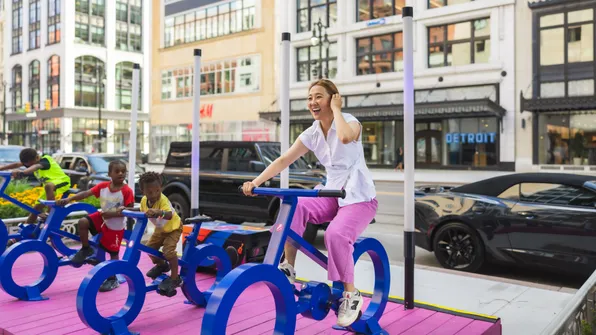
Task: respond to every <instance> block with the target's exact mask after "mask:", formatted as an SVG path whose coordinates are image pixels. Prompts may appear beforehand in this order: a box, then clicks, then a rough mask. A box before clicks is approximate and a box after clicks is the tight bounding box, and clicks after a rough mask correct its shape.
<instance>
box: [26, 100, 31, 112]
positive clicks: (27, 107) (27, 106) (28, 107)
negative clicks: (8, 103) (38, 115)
mask: <svg viewBox="0 0 596 335" xmlns="http://www.w3.org/2000/svg"><path fill="white" fill-rule="evenodd" d="M30 111H31V103H30V102H25V113H29V112H30Z"/></svg>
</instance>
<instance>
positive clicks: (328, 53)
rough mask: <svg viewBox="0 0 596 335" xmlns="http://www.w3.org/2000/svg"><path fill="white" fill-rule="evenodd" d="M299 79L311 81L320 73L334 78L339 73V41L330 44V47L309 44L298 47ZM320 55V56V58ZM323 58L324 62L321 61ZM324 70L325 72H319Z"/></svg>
mask: <svg viewBox="0 0 596 335" xmlns="http://www.w3.org/2000/svg"><path fill="white" fill-rule="evenodd" d="M296 51H297V53H298V81H310V80H314V79H315V78H318V77H319V75H322V76H323V77H326V78H330V79H333V78H335V76H336V75H337V42H332V43H330V44H329V48H325V46H324V45H323V48H320V47H319V46H316V47H313V46H308V47H304V48H298V49H297V50H296ZM319 57H320V58H319ZM319 59H321V60H322V62H321V63H322V64H320V63H319ZM319 71H322V72H323V73H319Z"/></svg>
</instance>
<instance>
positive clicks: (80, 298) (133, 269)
mask: <svg viewBox="0 0 596 335" xmlns="http://www.w3.org/2000/svg"><path fill="white" fill-rule="evenodd" d="M122 214H123V215H124V216H127V217H130V218H135V219H136V224H135V226H134V228H133V231H132V234H131V236H130V239H129V242H128V246H127V248H126V251H125V252H124V256H123V257H122V260H117V261H112V260H108V261H105V262H102V263H101V264H99V265H97V266H96V267H94V268H93V269H91V271H89V273H88V274H87V276H86V277H85V279H84V280H83V282H82V283H81V286H80V287H79V291H78V293H77V313H78V314H79V317H80V318H81V321H83V323H85V324H86V325H87V326H88V327H90V328H92V329H93V330H95V331H97V332H99V333H101V334H110V335H124V334H131V332H129V330H128V325H130V324H131V323H132V322H133V321H134V320H135V319H136V318H137V316H138V315H139V314H140V313H141V309H142V308H143V304H144V303H145V296H146V295H147V293H148V292H151V291H156V292H157V293H158V294H160V295H164V296H168V297H172V296H174V295H175V294H176V291H175V290H174V291H171V292H164V291H161V290H160V289H159V284H160V283H161V282H162V281H163V280H164V279H166V278H167V277H168V276H167V275H166V274H162V275H161V276H159V277H157V278H156V279H155V280H154V281H153V282H152V283H151V284H149V285H145V277H144V275H143V274H142V273H141V270H139V268H138V264H139V260H140V258H141V252H145V253H147V254H150V255H153V256H156V257H160V258H162V259H165V258H164V257H163V254H162V253H161V252H159V251H156V250H154V249H152V248H149V247H147V246H145V245H143V244H142V243H141V238H142V236H143V232H144V231H145V228H146V227H147V222H148V218H147V216H146V215H145V213H142V212H133V211H123V212H122ZM209 221H213V220H212V219H211V218H209V217H206V216H197V217H193V218H188V219H186V220H185V222H186V223H187V224H193V225H194V226H193V230H192V232H191V234H190V235H188V236H187V238H186V239H187V240H186V243H185V247H184V251H183V254H182V258H180V259H179V260H178V263H179V266H180V278H182V292H183V293H184V296H185V297H186V298H187V299H188V300H187V301H186V303H188V304H193V305H196V306H200V307H205V306H206V305H207V303H208V301H209V299H210V296H211V292H212V291H213V288H214V287H215V286H217V284H218V283H219V281H220V280H221V279H222V278H223V277H224V276H225V275H226V274H227V273H228V272H230V270H231V269H232V263H231V261H230V257H229V256H228V254H227V253H226V251H225V250H224V249H223V248H222V247H220V246H217V245H214V244H210V243H205V244H201V245H197V237H198V236H199V232H200V229H201V224H202V223H203V222H209ZM207 258H209V259H210V260H214V261H215V263H216V267H217V274H216V279H215V283H214V284H213V285H212V287H211V288H210V289H208V290H206V291H205V292H201V291H200V290H199V288H198V287H197V283H196V279H195V277H196V272H197V268H198V267H199V265H200V264H201V263H202V262H203V261H205V260H206V259H207ZM117 274H119V275H122V276H123V277H124V278H125V281H126V282H127V283H128V289H129V293H128V299H127V300H126V303H125V304H124V307H123V308H122V309H121V310H120V311H119V312H118V313H116V314H115V315H113V316H110V317H107V318H105V317H103V316H102V315H100V314H99V311H98V309H97V305H96V302H97V291H98V289H99V287H100V286H101V284H102V283H103V282H104V281H105V280H106V279H107V278H108V277H110V276H113V275H117Z"/></svg>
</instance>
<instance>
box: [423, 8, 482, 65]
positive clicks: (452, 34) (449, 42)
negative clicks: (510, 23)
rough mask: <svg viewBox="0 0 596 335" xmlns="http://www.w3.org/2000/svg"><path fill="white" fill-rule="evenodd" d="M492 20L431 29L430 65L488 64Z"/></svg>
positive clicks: (480, 20)
mask: <svg viewBox="0 0 596 335" xmlns="http://www.w3.org/2000/svg"><path fill="white" fill-rule="evenodd" d="M489 57H490V19H489V18H485V19H479V20H473V21H466V22H458V23H453V24H448V25H444V26H436V27H429V28H428V67H429V68H434V67H443V66H458V65H467V64H476V63H488V61H489Z"/></svg>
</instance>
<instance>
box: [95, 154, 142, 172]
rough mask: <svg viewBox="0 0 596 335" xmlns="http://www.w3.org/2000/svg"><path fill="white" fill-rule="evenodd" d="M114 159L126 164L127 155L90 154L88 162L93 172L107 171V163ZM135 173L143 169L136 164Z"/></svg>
mask: <svg viewBox="0 0 596 335" xmlns="http://www.w3.org/2000/svg"><path fill="white" fill-rule="evenodd" d="M115 160H121V161H124V162H126V164H128V157H123V156H107V157H102V156H90V157H89V164H91V166H92V167H93V171H95V173H108V165H110V162H111V161H115ZM135 173H143V169H142V168H141V167H140V166H139V165H138V164H137V165H136V166H135Z"/></svg>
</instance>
